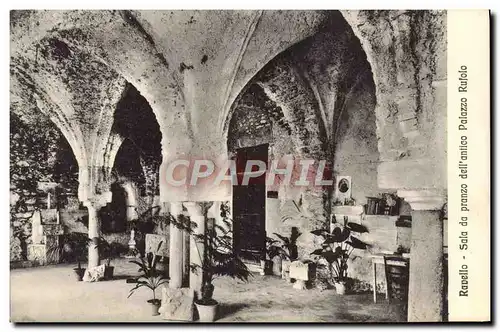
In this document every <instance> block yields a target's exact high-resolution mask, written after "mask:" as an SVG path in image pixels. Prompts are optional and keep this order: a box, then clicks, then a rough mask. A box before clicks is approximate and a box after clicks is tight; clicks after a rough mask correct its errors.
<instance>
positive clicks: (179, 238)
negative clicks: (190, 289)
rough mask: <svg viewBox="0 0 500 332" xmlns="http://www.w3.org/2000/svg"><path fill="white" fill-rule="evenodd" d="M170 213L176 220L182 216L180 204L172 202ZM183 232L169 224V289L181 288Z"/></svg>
mask: <svg viewBox="0 0 500 332" xmlns="http://www.w3.org/2000/svg"><path fill="white" fill-rule="evenodd" d="M170 204H171V205H170V213H171V214H172V215H173V216H174V218H176V220H178V218H179V215H181V214H182V203H180V202H172V203H170ZM183 233H184V232H183V230H182V229H180V228H179V227H177V226H176V225H174V224H170V250H169V251H170V253H169V256H170V257H169V259H170V261H169V264H168V267H169V276H170V283H169V286H170V288H181V287H182V271H183V261H184V255H183V248H184V236H183Z"/></svg>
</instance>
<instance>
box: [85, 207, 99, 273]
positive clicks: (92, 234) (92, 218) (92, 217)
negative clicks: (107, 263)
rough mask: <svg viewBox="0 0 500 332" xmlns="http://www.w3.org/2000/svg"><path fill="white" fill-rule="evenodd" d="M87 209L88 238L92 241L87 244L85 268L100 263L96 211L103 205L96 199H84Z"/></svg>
mask: <svg viewBox="0 0 500 332" xmlns="http://www.w3.org/2000/svg"><path fill="white" fill-rule="evenodd" d="M83 204H84V205H85V206H86V207H87V210H88V215H89V239H92V243H90V244H89V246H88V250H89V261H88V266H87V268H92V267H96V266H98V265H99V264H100V259H99V248H98V246H97V244H98V242H97V241H98V240H99V237H100V236H101V224H100V220H99V216H98V212H99V210H100V209H101V207H102V206H103V205H102V204H99V202H96V201H86V202H84V203H83Z"/></svg>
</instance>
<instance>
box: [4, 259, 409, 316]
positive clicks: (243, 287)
mask: <svg viewBox="0 0 500 332" xmlns="http://www.w3.org/2000/svg"><path fill="white" fill-rule="evenodd" d="M113 265H114V266H115V279H114V280H112V281H102V282H96V283H85V282H77V281H76V280H75V278H74V277H73V271H72V267H73V266H70V265H57V266H43V267H35V268H24V269H15V270H11V279H10V282H11V284H10V287H11V288H10V290H11V294H10V296H11V321H13V322H35V321H37V322H42V321H43V322H54V321H60V322H76V321H79V322H82V321H84V322H124V321H129V322H139V321H140V322H168V321H164V320H162V319H161V318H160V317H159V316H155V317H153V316H151V313H150V308H149V306H148V304H147V303H146V301H147V300H148V299H150V298H151V291H150V290H149V289H141V290H139V291H138V292H136V293H135V294H134V295H132V296H131V297H130V298H127V295H128V291H129V289H130V288H131V287H132V285H131V284H127V283H126V282H125V279H126V278H127V277H129V276H132V275H136V274H137V272H136V267H135V265H133V264H130V263H128V261H127V260H115V261H114V262H113ZM158 293H159V292H158ZM214 298H215V299H216V300H218V301H219V303H220V307H219V319H218V321H219V322H266V321H267V322H270V321H272V322H398V321H404V318H403V316H402V315H401V314H400V308H399V307H397V306H395V305H389V304H388V303H387V302H386V301H385V299H384V297H383V296H380V299H381V300H380V303H377V304H374V303H373V301H372V295H371V294H359V295H344V296H339V295H336V294H335V291H334V290H326V291H319V290H315V289H312V290H303V291H301V290H295V289H293V288H292V285H291V284H287V283H286V282H285V281H284V280H281V279H280V278H277V277H273V276H260V275H254V276H253V277H252V278H251V280H250V281H249V282H248V283H241V282H237V281H235V280H232V279H226V278H222V279H219V280H217V281H216V282H215V292H214Z"/></svg>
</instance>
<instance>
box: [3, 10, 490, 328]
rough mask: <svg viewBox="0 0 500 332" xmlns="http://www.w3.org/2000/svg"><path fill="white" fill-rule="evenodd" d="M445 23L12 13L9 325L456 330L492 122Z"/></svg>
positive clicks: (483, 18)
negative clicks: (425, 326)
mask: <svg viewBox="0 0 500 332" xmlns="http://www.w3.org/2000/svg"><path fill="white" fill-rule="evenodd" d="M452 14H453V13H452V11H450V10H11V11H10V79H9V81H10V86H9V89H10V90H9V91H10V92H9V99H10V115H9V118H10V121H9V123H10V133H9V135H10V141H9V144H10V151H9V154H10V320H11V322H14V323H38V322H53V323H68V322H79V323H87V322H120V323H127V322H148V323H169V322H188V323H189V322H196V323H198V322H201V323H227V322H230V323H250V322H252V323H255V322H258V323H272V322H280V323H285V322H286V323H294V322H307V323H422V322H449V321H455V320H457V319H458V320H460V319H459V318H456V317H455V316H453V315H452V310H451V309H450V308H451V306H452V305H453V304H455V305H459V306H461V307H462V310H465V309H466V308H470V303H471V302H467V304H463V303H462V302H460V301H462V300H463V301H470V299H471V298H474V297H475V296H479V295H481V294H484V293H481V292H480V291H479V290H477V289H476V288H474V287H475V286H473V284H472V283H473V282H476V283H481V284H483V285H484V286H485V287H486V286H487V285H486V284H487V283H488V282H489V269H488V270H487V271H488V273H487V276H486V279H481V280H486V282H481V281H480V279H477V278H476V277H475V274H474V273H475V272H474V271H479V268H474V262H478V261H477V260H476V259H475V258H474V257H477V256H471V255H473V254H474V255H477V254H480V250H482V248H483V247H481V248H479V247H477V248H476V247H474V245H475V243H476V242H477V241H479V242H481V240H480V237H481V235H480V234H479V235H478V232H477V231H474V228H471V227H475V226H474V225H479V223H482V225H485V227H489V215H488V217H487V218H482V217H481V218H480V217H479V215H476V214H475V212H474V211H476V210H477V209H478V208H477V205H475V204H476V203H475V201H474V199H473V197H479V196H474V195H475V194H474V193H475V192H478V191H474V190H475V189H474V188H473V186H474V185H473V184H472V185H470V184H469V183H470V182H472V180H473V179H474V178H473V177H474V176H475V174H471V173H479V175H481V176H489V168H488V169H486V170H485V172H486V173H485V172H482V171H481V172H478V170H475V171H473V170H472V167H474V161H479V160H480V159H479V157H478V158H476V157H474V156H473V153H474V152H470V151H471V150H474V149H475V147H477V146H486V145H488V144H489V143H488V142H489V131H486V135H487V139H488V141H487V143H486V145H483V144H482V143H478V142H477V141H474V140H475V138H474V137H473V135H475V133H479V132H480V131H481V129H480V128H481V126H479V128H477V129H478V130H477V131H475V132H472V131H471V130H473V129H471V128H475V127H474V126H476V125H475V124H474V121H475V120H474V119H475V117H478V115H479V114H481V113H479V112H480V111H481V112H482V111H484V112H485V113H484V114H486V116H488V115H489V106H488V108H487V109H486V108H484V109H483V108H481V109H480V108H479V106H478V104H477V103H476V102H475V99H474V96H473V95H472V94H473V93H474V91H477V90H475V87H477V86H478V85H479V84H480V83H481V82H486V81H481V79H482V78H478V77H477V74H476V72H475V70H476V69H475V68H474V66H473V63H472V62H463V63H460V64H459V65H457V67H456V68H455V67H454V68H453V69H452V70H451V69H450V66H449V60H450V59H449V57H450V56H452V55H450V51H449V47H448V46H450V47H451V42H452V40H451V27H450V26H449V24H450V23H449V22H450V20H451V15H452ZM475 14H477V15H476V16H477V17H476V19H477V22H480V23H481V24H482V25H481V24H479V25H478V26H486V27H488V26H489V21H488V19H489V16H488V15H489V14H488V11H487V10H483V11H477V12H473V11H472V13H471V12H467V11H465V12H464V13H462V14H461V15H471V16H473V15H475ZM468 25H469V28H470V25H474V24H468ZM485 33H486V34H487V33H488V30H486V31H485ZM474 38H475V37H474ZM477 40H478V41H482V40H483V39H481V38H478V39H477ZM486 40H487V43H489V37H488V39H486ZM488 45H489V44H486V46H485V47H486V50H487V52H489V48H488ZM469 47H470V46H469ZM454 55H456V53H454ZM450 61H451V60H450ZM458 61H461V60H458ZM480 63H486V65H487V63H488V62H487V61H480ZM487 73H488V74H487V75H489V67H488V72H487ZM485 79H486V77H485ZM484 84H487V83H484ZM450 88H452V89H453V91H456V92H457V93H458V94H459V95H458V97H456V98H455V97H453V101H451V99H449V98H450V95H449V90H450ZM485 90H486V91H489V88H487V89H485ZM468 93H470V95H468ZM464 99H465V100H464ZM484 99H485V100H486V99H487V100H488V101H489V95H486V98H484ZM456 103H459V104H456ZM450 105H453V109H454V110H453V111H451V110H448V106H450ZM457 105H458V106H457ZM474 108H475V110H474V111H472V109H474ZM468 109H470V112H468ZM473 112H474V113H473ZM451 117H453V120H452V121H455V120H456V121H458V122H457V125H456V126H455V125H454V126H453V132H455V131H457V132H460V134H457V138H455V136H453V138H452V136H450V135H451V133H450V132H451V130H452V128H451V127H449V123H450V121H449V120H450V118H451ZM486 120H487V121H488V122H487V123H486V125H487V126H484V127H482V128H484V129H488V128H489V118H488V119H486ZM460 126H461V127H460ZM488 130H489V129H488ZM467 131H470V133H467ZM469 134H470V135H469ZM464 137H465V138H464ZM488 146H489V145H488ZM450 147H451V148H450ZM475 151H476V152H477V151H479V150H477V149H476V150H475ZM451 154H453V156H454V157H453V158H455V156H458V157H457V158H458V159H460V157H461V158H462V159H461V160H462V161H458V160H457V161H456V164H455V162H454V165H453V166H450V168H449V167H448V165H449V164H450V165H451V162H450V163H449V160H448V158H449V156H450V158H451ZM464 156H465V159H463V158H464ZM487 156H488V158H489V151H487ZM481 160H482V159H481ZM450 161H451V159H450ZM488 165H489V159H488ZM450 170H451V171H450ZM464 174H465V175H464ZM468 174H471V175H469V178H467V176H468ZM486 174H488V175H486ZM464 176H465V177H464ZM470 176H472V178H471V177H470ZM450 178H453V179H455V180H456V181H462V180H463V181H464V182H463V183H462V182H457V183H455V184H453V186H458V189H453V192H454V193H456V194H457V195H459V196H460V197H458V198H457V199H455V198H453V199H452V198H451V197H452V196H451V195H450V196H449V195H448V192H449V191H451V188H452V187H451V186H452V184H451V183H449V179H450ZM488 179H489V178H488ZM488 179H487V180H488ZM469 180H470V182H466V181H469ZM486 183H489V182H488V181H487V182H486ZM468 184H469V187H468V186H467V185H468ZM449 185H450V186H449ZM464 185H465V187H464ZM481 185H482V186H486V185H487V184H484V183H483V184H481ZM453 188H455V187H453ZM481 188H484V187H480V188H479V189H478V190H479V191H480V190H481ZM488 188H489V187H488ZM464 189H465V192H464ZM485 193H486V194H488V193H489V191H488V192H485ZM488 195H489V194H488ZM449 197H450V198H449ZM453 197H455V196H453ZM481 197H483V196H481ZM488 197H489V196H488ZM449 200H450V204H448V202H449ZM483 203H484V204H487V206H486V209H485V210H483V211H489V202H486V201H483ZM452 204H453V205H452ZM457 204H458V205H457ZM450 209H455V210H456V211H462V212H461V213H469V212H470V216H471V217H470V218H471V219H473V218H475V220H476V223H475V224H473V223H472V220H470V221H469V219H468V218H469V217H468V216H469V215H460V216H458V217H455V214H453V218H451V217H450V226H449V224H448V215H449V214H450V216H452V212H451V210H450ZM449 210H450V213H448V211H449ZM455 210H453V211H455ZM453 213H455V212H453ZM482 216H484V215H482ZM463 218H465V219H463ZM459 222H460V223H459ZM471 225H472V226H471ZM453 227H455V228H453ZM456 227H463V229H462V228H460V229H457V228H456ZM488 229H489V228H488ZM450 232H451V233H450ZM483 236H484V237H485V238H486V236H488V237H489V232H488V233H486V234H485V233H483ZM449 238H450V239H453V240H450V241H452V242H450V243H451V244H450V245H449V241H448V239H449ZM474 241H476V242H474ZM484 243H485V245H487V244H486V243H487V241H486V242H484ZM455 244H456V245H455ZM464 245H465V246H464ZM481 252H483V251H481ZM455 253H456V255H455ZM469 253H470V254H469ZM486 254H487V255H486ZM486 254H485V255H486V256H484V255H483V256H484V258H485V259H486V258H487V259H488V260H487V264H488V267H489V248H488V252H487V253H486ZM452 256H453V257H455V259H457V258H456V257H460V261H455V263H453V262H452V261H451V260H452V259H453V258H452ZM462 256H463V260H462V258H461V257H462ZM449 257H450V259H449ZM449 261H450V262H451V263H450V264H452V263H453V264H454V265H453V266H457V268H454V267H453V268H451V267H450V266H449ZM484 271H486V270H484ZM475 278H476V279H475ZM478 278H479V277H478ZM450 283H451V284H450ZM455 285H456V286H455ZM486 294H488V296H489V289H488V290H487V291H486ZM452 296H456V297H457V300H453V301H451V300H450V301H449V299H452ZM481 296H482V295H481ZM453 298H454V297H453ZM486 301H488V305H489V300H486V298H485V300H484V303H486ZM450 302H453V303H450ZM478 310H479V309H478ZM481 310H483V309H481ZM489 310H490V309H489V306H488V308H487V309H484V310H483V311H481V312H482V315H479V316H470V317H473V318H471V319H472V320H475V321H489V320H490V318H489ZM478 317H484V318H478Z"/></svg>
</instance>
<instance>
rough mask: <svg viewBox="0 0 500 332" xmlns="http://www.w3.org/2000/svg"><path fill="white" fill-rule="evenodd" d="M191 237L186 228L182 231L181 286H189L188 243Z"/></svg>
mask: <svg viewBox="0 0 500 332" xmlns="http://www.w3.org/2000/svg"><path fill="white" fill-rule="evenodd" d="M190 241H191V239H190V236H189V232H188V231H187V230H183V232H182V253H183V257H182V286H183V287H189V270H190V268H189V266H190V264H191V263H190V257H189V256H190V249H189V246H190V245H189V243H190Z"/></svg>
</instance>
